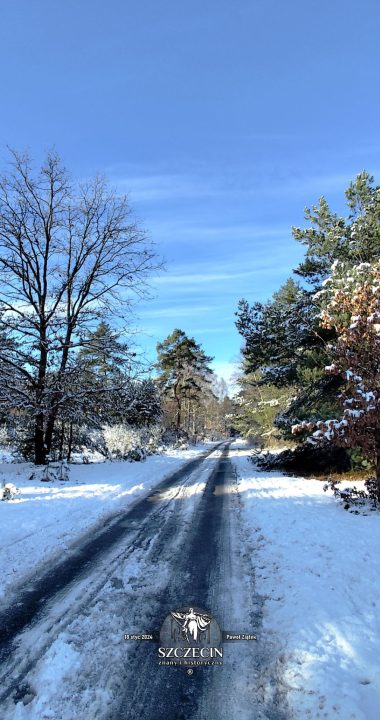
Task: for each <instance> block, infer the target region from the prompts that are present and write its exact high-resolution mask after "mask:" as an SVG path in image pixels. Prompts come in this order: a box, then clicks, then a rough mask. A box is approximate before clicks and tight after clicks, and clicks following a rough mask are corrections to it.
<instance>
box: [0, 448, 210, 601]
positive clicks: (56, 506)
mask: <svg viewBox="0 0 380 720" xmlns="http://www.w3.org/2000/svg"><path fill="white" fill-rule="evenodd" d="M213 445H215V443H208V444H203V445H202V444H199V445H196V446H193V447H192V448H190V449H188V450H168V451H167V452H165V453H164V454H162V455H152V456H149V457H148V458H147V460H146V461H145V462H143V463H137V462H136V463H130V462H102V463H92V464H89V465H73V466H71V468H70V479H69V481H66V482H59V481H55V482H41V481H40V480H30V479H28V478H30V476H31V474H32V472H33V471H34V470H35V468H34V466H32V465H31V464H29V463H14V464H0V479H1V480H2V481H4V482H12V483H14V485H16V486H17V488H18V489H19V491H20V492H19V494H18V495H17V497H16V498H15V499H13V500H10V501H8V502H0V568H1V570H0V574H1V578H2V582H1V586H0V600H1V599H4V600H5V599H6V596H7V594H8V593H9V591H10V589H11V588H12V587H13V586H14V585H17V584H18V583H19V582H20V581H21V580H22V581H24V579H25V581H26V580H27V578H28V576H29V575H30V576H32V575H33V573H34V572H35V569H36V566H37V565H38V564H39V563H41V562H46V560H47V559H49V558H51V559H52V560H53V559H60V558H61V556H62V554H64V553H65V551H67V549H68V548H69V547H70V545H71V544H72V543H73V542H74V541H75V540H76V539H77V538H78V537H79V536H80V535H81V534H82V533H83V532H85V531H86V530H87V529H88V528H89V527H91V526H93V525H95V524H98V523H101V522H104V521H105V519H106V518H107V517H108V516H109V515H111V514H112V513H114V512H117V511H121V510H123V509H125V508H126V507H127V506H128V505H129V504H130V503H132V502H134V501H135V500H136V499H137V498H138V497H139V495H141V494H143V493H146V492H148V491H149V490H150V488H152V487H153V486H154V485H156V484H157V483H159V482H160V481H161V480H162V479H163V478H164V477H166V476H167V475H168V474H170V473H171V472H174V471H175V470H177V469H178V468H179V467H180V466H181V465H183V464H184V463H185V462H187V461H188V460H190V459H192V458H194V457H196V456H197V455H199V454H200V453H201V452H203V451H204V450H206V449H208V448H210V447H211V446H213Z"/></svg>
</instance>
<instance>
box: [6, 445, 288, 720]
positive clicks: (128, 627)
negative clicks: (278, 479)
mask: <svg viewBox="0 0 380 720" xmlns="http://www.w3.org/2000/svg"><path fill="white" fill-rule="evenodd" d="M244 540H245V538H244V528H243V526H242V524H241V498H240V495H239V493H238V492H237V478H236V475H235V472H234V470H233V466H232V464H231V462H230V460H229V459H228V445H227V446H225V447H224V449H223V450H222V449H219V450H214V451H213V452H212V453H211V454H210V455H208V456H207V457H205V456H204V455H203V456H202V457H201V458H198V459H196V460H194V461H192V462H191V463H188V464H187V466H186V467H185V468H183V469H181V470H179V471H177V472H176V473H174V474H173V475H171V477H170V478H169V479H167V480H165V481H164V482H162V483H161V484H160V485H159V486H157V487H156V489H155V491H154V492H152V493H150V494H149V495H148V496H147V497H145V498H144V499H142V500H140V501H137V502H136V503H135V505H134V506H133V507H132V508H130V509H129V510H128V511H127V512H126V513H125V514H124V515H123V516H120V515H119V516H118V517H117V518H116V519H115V520H114V521H109V522H108V523H107V525H106V527H104V529H103V531H101V532H98V533H97V534H96V535H95V537H93V538H89V537H87V538H86V539H85V540H84V541H82V542H81V543H80V544H78V545H77V548H76V552H74V553H71V554H70V555H69V556H68V558H67V560H65V561H64V562H63V563H61V565H60V566H59V567H58V568H57V567H55V568H53V569H49V571H47V572H46V573H45V574H44V575H43V576H41V577H40V578H36V581H35V583H34V584H33V586H32V587H29V588H28V592H27V593H25V594H24V596H22V597H20V598H18V603H19V604H15V605H14V606H13V608H12V609H11V610H10V611H9V612H8V613H7V616H6V617H5V616H3V618H2V632H3V635H2V641H3V648H2V651H3V656H2V671H1V700H0V702H1V717H2V718H4V720H26V719H28V720H37V719H38V720H44V719H45V718H54V720H72V719H73V718H76V717H78V718H81V719H82V720H87V719H88V720H91V719H92V718H99V719H107V720H118V719H119V718H120V720H122V719H124V718H126V719H129V718H136V719H137V718H144V720H153V718H155V720H160V718H164V717H165V718H167V719H168V720H171V719H172V720H174V719H176V720H179V719H180V718H182V719H183V720H185V719H187V718H194V720H195V719H198V720H201V719H202V718H211V719H212V718H217V717H218V718H225V719H226V720H227V718H228V719H229V720H231V719H232V718H233V719H235V718H240V717H241V718H247V717H252V704H254V706H255V710H254V717H255V718H264V717H265V718H272V719H273V720H277V719H278V720H280V719H281V720H282V718H285V717H286V712H285V702H284V700H283V698H281V697H280V696H279V695H278V693H277V691H276V687H277V683H276V679H275V678H274V679H273V688H274V690H273V693H272V696H271V697H270V698H269V700H268V698H267V700H266V702H265V703H264V702H263V699H262V697H261V693H260V673H261V669H260V666H261V664H262V660H263V657H264V655H265V644H264V645H263V644H261V645H260V650H259V651H257V644H256V643H255V642H251V643H228V644H226V645H225V646H224V647H225V653H224V666H223V667H221V668H219V667H215V668H213V667H210V668H200V669H197V670H195V671H194V675H193V676H188V675H187V674H186V672H185V671H184V670H183V669H182V668H168V667H159V666H158V658H157V644H156V643H150V642H149V643H131V642H125V641H124V639H123V636H124V633H133V632H137V633H141V632H149V631H157V630H159V628H160V625H161V623H162V621H163V619H164V617H165V615H166V614H167V613H168V612H169V611H170V610H171V609H173V608H176V607H181V606H183V605H189V604H190V605H191V604H193V605H194V606H200V607H205V608H208V609H209V610H210V611H211V612H212V614H213V615H214V616H215V617H216V619H217V620H218V622H219V625H220V626H221V627H222V628H223V629H227V630H236V631H238V632H256V634H258V636H259V634H260V624H261V615H262V603H261V601H260V598H257V597H255V594H254V588H253V574H254V573H253V568H252V566H251V554H250V552H248V550H247V548H246V547H245V546H244ZM259 639H260V638H259ZM263 653H264V655H263ZM279 687H280V685H279Z"/></svg>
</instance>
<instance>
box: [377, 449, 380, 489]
mask: <svg viewBox="0 0 380 720" xmlns="http://www.w3.org/2000/svg"><path fill="white" fill-rule="evenodd" d="M378 448H379V446H378ZM379 450H380V448H379V449H378V451H377V454H376V496H377V502H379V503H380V452H379Z"/></svg>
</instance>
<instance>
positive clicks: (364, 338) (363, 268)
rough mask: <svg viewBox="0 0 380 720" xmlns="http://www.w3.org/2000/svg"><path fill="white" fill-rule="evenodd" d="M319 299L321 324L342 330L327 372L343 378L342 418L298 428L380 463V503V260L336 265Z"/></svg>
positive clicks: (379, 490) (314, 438) (379, 485)
mask: <svg viewBox="0 0 380 720" xmlns="http://www.w3.org/2000/svg"><path fill="white" fill-rule="evenodd" d="M316 300H317V301H318V302H319V303H320V306H321V309H322V313H321V322H322V325H323V326H324V327H327V328H334V330H335V332H336V334H337V341H336V343H335V344H334V346H333V347H332V348H331V352H332V357H333V361H332V363H331V364H330V365H329V366H327V367H326V372H327V373H328V374H330V375H332V376H340V377H341V378H342V380H343V382H344V385H343V388H342V391H341V393H340V395H339V403H340V407H341V416H340V417H339V418H331V419H328V420H323V421H319V422H318V423H307V422H304V423H301V424H298V425H296V426H295V427H294V428H293V432H294V434H300V433H305V432H307V433H312V434H311V438H310V439H311V442H313V443H324V442H332V443H334V444H336V445H338V446H341V447H347V448H358V447H359V448H362V449H363V450H364V452H365V454H366V455H367V456H368V457H369V458H370V460H371V461H372V462H373V464H374V466H375V467H376V482H377V499H378V500H379V501H380V262H376V263H373V264H370V263H361V264H359V265H357V266H354V267H351V266H349V265H347V263H339V262H336V263H334V265H333V267H332V271H331V275H330V277H329V278H328V279H327V281H326V283H325V286H324V289H323V290H322V291H320V292H319V293H318V295H317V297H316Z"/></svg>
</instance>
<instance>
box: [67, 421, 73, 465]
mask: <svg viewBox="0 0 380 720" xmlns="http://www.w3.org/2000/svg"><path fill="white" fill-rule="evenodd" d="M72 449H73V423H72V422H70V424H69V439H68V444H67V462H70V460H71V452H72Z"/></svg>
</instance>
